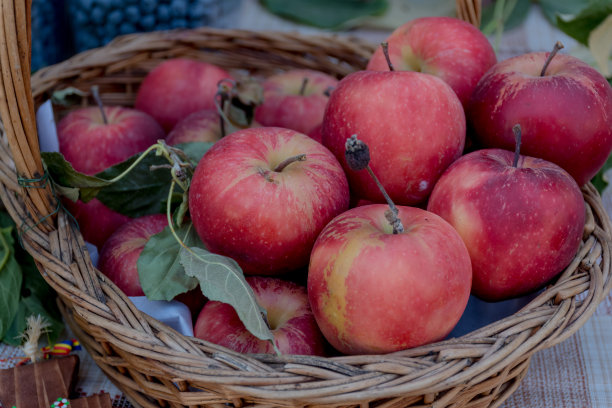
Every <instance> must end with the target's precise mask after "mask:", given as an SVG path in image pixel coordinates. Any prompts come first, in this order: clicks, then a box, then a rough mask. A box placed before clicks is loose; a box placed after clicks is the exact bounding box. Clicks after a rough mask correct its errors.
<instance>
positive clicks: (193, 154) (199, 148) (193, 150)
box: [175, 142, 215, 164]
mask: <svg viewBox="0 0 612 408" xmlns="http://www.w3.org/2000/svg"><path fill="white" fill-rule="evenodd" d="M214 144H215V143H214V142H190V143H180V144H178V145H176V146H175V147H178V148H179V149H181V150H182V151H183V152H184V153H185V154H186V155H187V157H189V160H191V162H192V163H193V164H198V163H199V162H200V159H201V158H202V157H204V154H206V152H207V151H208V150H210V148H211V147H212V146H213V145H214Z"/></svg>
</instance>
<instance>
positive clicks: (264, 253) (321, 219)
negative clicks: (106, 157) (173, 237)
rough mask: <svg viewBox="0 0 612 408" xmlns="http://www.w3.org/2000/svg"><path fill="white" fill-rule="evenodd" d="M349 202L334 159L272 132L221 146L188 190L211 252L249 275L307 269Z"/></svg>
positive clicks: (292, 134)
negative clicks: (313, 250) (326, 229)
mask: <svg viewBox="0 0 612 408" xmlns="http://www.w3.org/2000/svg"><path fill="white" fill-rule="evenodd" d="M348 204H349V191H348V184H347V181H346V176H345V175H344V172H343V171H342V167H340V164H339V163H338V161H337V160H336V159H335V157H334V156H333V155H332V154H331V153H330V152H329V151H328V150H327V149H326V148H325V147H324V146H322V145H321V144H320V143H318V142H316V141H314V140H312V139H311V138H309V137H308V136H306V135H303V134H301V133H298V132H296V131H293V130H289V129H283V128H272V127H261V128H251V129H245V130H240V131H237V132H235V133H232V134H230V135H228V136H225V137H224V138H223V139H221V140H220V141H218V142H217V143H215V144H214V145H213V147H212V148H211V149H210V150H209V151H208V152H207V153H206V154H205V155H204V157H203V158H202V160H200V163H199V164H198V166H197V168H196V170H195V174H194V176H193V179H192V181H191V188H190V190H189V212H190V215H191V218H192V221H193V224H194V226H195V228H196V231H197V233H198V235H199V236H200V238H201V239H202V241H203V242H204V244H205V245H206V247H207V248H208V249H209V250H210V251H212V252H215V253H219V254H222V255H225V256H229V257H231V258H233V259H234V260H236V261H237V262H238V264H239V265H240V266H241V267H242V268H243V270H244V272H245V273H247V274H268V275H270V274H280V273H284V272H288V271H292V270H296V269H299V268H301V267H304V266H305V265H307V264H308V259H309V256H310V250H311V248H312V245H313V244H314V241H315V239H316V237H317V235H318V234H319V232H320V231H321V230H322V229H323V227H324V226H325V225H326V224H327V223H328V222H329V221H330V220H331V219H332V218H333V217H335V216H336V215H338V214H340V213H341V212H342V211H344V210H346V209H347V208H348Z"/></svg>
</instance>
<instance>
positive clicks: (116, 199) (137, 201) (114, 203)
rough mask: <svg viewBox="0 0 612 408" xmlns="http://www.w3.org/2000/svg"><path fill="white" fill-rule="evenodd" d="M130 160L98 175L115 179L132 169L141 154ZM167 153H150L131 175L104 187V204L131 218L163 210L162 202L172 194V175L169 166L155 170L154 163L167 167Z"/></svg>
mask: <svg viewBox="0 0 612 408" xmlns="http://www.w3.org/2000/svg"><path fill="white" fill-rule="evenodd" d="M141 154H142V153H138V154H135V155H133V156H132V157H130V158H129V159H127V160H125V161H123V162H121V163H119V164H116V165H114V166H112V167H109V168H107V169H106V170H104V171H102V172H100V173H98V174H96V177H98V178H101V179H103V180H111V179H113V178H115V177H117V176H119V175H120V174H122V173H123V172H124V171H125V170H127V169H128V167H130V166H131V165H132V164H134V162H135V161H136V160H137V159H138V158H139V157H140V156H141ZM167 165H169V163H168V160H167V159H165V158H164V157H163V156H157V155H155V154H153V153H149V154H148V155H147V156H146V157H145V158H143V159H142V161H141V162H139V163H138V164H137V165H136V167H134V168H133V169H132V170H131V171H130V172H129V173H128V174H127V175H125V176H124V177H122V178H121V179H119V180H117V181H116V182H114V183H112V184H109V185H108V186H106V187H104V188H103V189H101V190H100V192H99V193H98V195H97V197H96V198H97V199H98V200H100V201H101V202H102V203H103V204H104V205H106V206H107V207H109V208H111V209H112V210H115V211H117V212H119V213H121V214H123V215H127V216H128V217H132V218H137V217H142V216H143V215H148V214H157V213H160V212H162V211H163V208H162V203H163V201H164V200H165V199H166V198H167V197H168V191H169V189H170V183H171V182H172V176H171V174H170V169H169V168H159V169H156V170H151V166H167Z"/></svg>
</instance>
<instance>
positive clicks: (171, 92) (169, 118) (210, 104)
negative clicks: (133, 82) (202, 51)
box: [135, 58, 231, 132]
mask: <svg viewBox="0 0 612 408" xmlns="http://www.w3.org/2000/svg"><path fill="white" fill-rule="evenodd" d="M226 78H231V76H230V74H229V73H228V72H227V71H225V70H223V69H222V68H219V67H217V66H216V65H213V64H209V63H206V62H201V61H195V60H190V59H184V58H174V59H170V60H167V61H164V62H162V63H161V64H159V65H158V66H157V67H156V68H154V69H153V70H152V71H151V72H149V74H148V75H147V76H146V77H145V78H144V80H143V81H142V83H141V84H140V88H139V89H138V93H137V95H136V103H135V107H136V109H140V110H142V111H144V112H147V113H148V114H150V115H151V116H153V117H154V118H155V119H156V120H157V121H158V122H159V124H160V125H162V127H163V128H164V129H165V130H166V132H169V131H170V130H171V129H172V128H173V127H174V126H175V125H176V124H177V123H178V122H179V121H180V120H181V119H183V118H185V117H187V116H188V115H189V114H191V113H194V112H197V111H200V110H202V109H215V94H216V93H217V84H218V82H219V81H220V80H222V79H226Z"/></svg>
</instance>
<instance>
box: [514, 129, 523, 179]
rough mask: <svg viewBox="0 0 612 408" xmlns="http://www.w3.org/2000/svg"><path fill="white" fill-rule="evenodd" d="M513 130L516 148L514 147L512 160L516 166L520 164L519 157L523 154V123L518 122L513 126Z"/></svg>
mask: <svg viewBox="0 0 612 408" xmlns="http://www.w3.org/2000/svg"><path fill="white" fill-rule="evenodd" d="M512 131H513V132H514V140H515V148H514V160H513V161H512V167H514V168H516V167H517V166H518V161H519V157H520V156H521V136H522V132H521V125H519V124H518V123H517V124H516V125H514V126H512Z"/></svg>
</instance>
